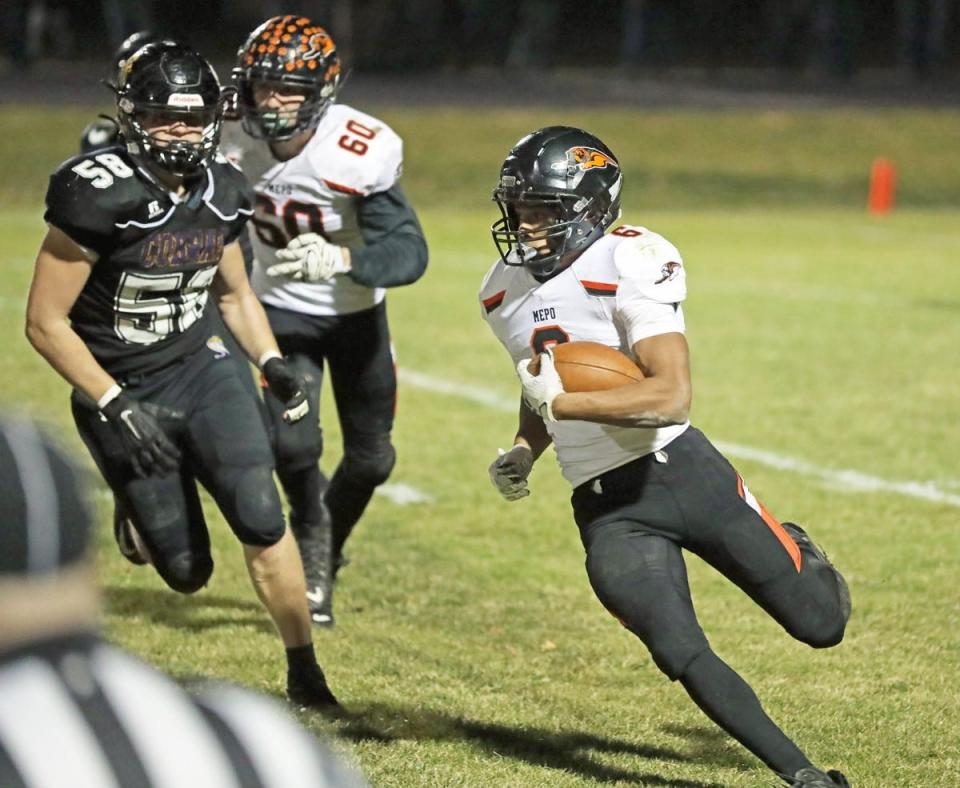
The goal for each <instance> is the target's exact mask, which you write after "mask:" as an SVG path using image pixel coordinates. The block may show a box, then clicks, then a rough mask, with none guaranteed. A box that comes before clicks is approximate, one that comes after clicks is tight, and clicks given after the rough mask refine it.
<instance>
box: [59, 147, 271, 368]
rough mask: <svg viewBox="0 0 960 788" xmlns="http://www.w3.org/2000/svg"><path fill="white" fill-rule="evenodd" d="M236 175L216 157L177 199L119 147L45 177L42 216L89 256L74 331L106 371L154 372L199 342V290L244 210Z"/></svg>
mask: <svg viewBox="0 0 960 788" xmlns="http://www.w3.org/2000/svg"><path fill="white" fill-rule="evenodd" d="M252 202H253V200H252V193H251V191H250V187H249V186H248V185H247V182H246V180H245V179H244V177H243V175H242V174H241V173H240V171H239V170H237V169H236V168H235V167H234V166H233V165H232V164H230V163H229V162H227V161H226V159H223V158H222V157H220V156H217V157H215V158H214V159H213V160H212V161H211V162H210V163H209V165H208V166H207V168H206V169H205V171H204V172H203V174H202V175H201V176H200V178H199V179H198V182H197V183H196V184H195V185H194V187H193V189H192V190H191V192H189V193H188V194H186V195H184V196H182V197H178V196H177V195H176V194H174V193H172V192H170V191H169V190H168V189H167V188H165V187H164V186H163V185H162V184H160V183H159V181H157V180H156V179H155V178H154V177H153V176H152V175H151V174H150V173H149V172H148V171H147V170H146V169H144V168H142V167H140V166H139V165H138V164H137V162H136V160H134V159H133V158H131V157H130V155H129V154H128V153H127V152H126V151H125V150H124V149H123V148H122V147H119V146H116V147H112V148H107V149H105V150H99V151H92V152H91V153H89V154H86V155H81V156H76V157H74V158H72V159H69V160H67V161H66V162H64V163H63V164H62V165H60V167H59V169H57V171H56V172H54V173H53V175H51V176H50V186H49V188H48V190H47V210H46V213H45V214H44V219H45V220H46V221H47V222H48V223H49V224H51V225H53V226H54V227H57V228H59V229H60V230H62V231H63V232H65V233H66V234H67V235H68V236H70V238H72V239H73V241H74V242H76V243H77V244H79V245H80V246H81V247H83V248H84V249H85V250H87V251H88V253H89V254H90V259H91V260H94V265H93V271H92V274H91V276H90V278H89V279H88V280H87V283H86V285H85V286H84V288H83V290H82V292H81V293H80V296H79V298H77V301H76V303H75V304H74V306H73V309H72V310H71V311H70V320H71V323H72V325H73V328H74V330H75V331H76V332H77V334H79V336H80V338H81V339H83V341H84V342H85V343H86V344H87V346H88V347H89V348H90V351H91V352H92V353H93V355H94V357H95V358H96V359H97V361H98V362H99V363H100V364H101V365H102V366H103V367H104V369H106V370H107V371H108V372H109V373H110V374H112V375H114V376H116V377H122V376H124V375H127V374H130V373H134V372H137V373H143V372H149V371H151V370H155V369H159V368H161V367H164V366H167V365H168V364H170V363H172V362H173V361H175V360H176V359H177V358H180V357H181V356H183V355H186V354H189V353H192V352H194V351H195V350H197V349H198V348H199V347H201V346H202V345H203V344H204V342H206V340H207V338H208V335H209V331H208V330H207V325H206V324H207V320H206V316H207V313H206V311H205V308H206V305H207V290H208V288H209V287H210V284H211V282H212V281H213V278H214V276H215V275H216V272H217V265H218V264H219V262H220V258H221V256H222V254H223V248H224V246H225V245H226V244H229V243H231V242H233V241H235V240H236V239H237V236H238V235H239V234H240V232H241V231H242V230H243V227H244V224H245V223H246V221H247V218H248V217H249V216H250V215H251V214H252V212H253V211H252V208H251V206H252Z"/></svg>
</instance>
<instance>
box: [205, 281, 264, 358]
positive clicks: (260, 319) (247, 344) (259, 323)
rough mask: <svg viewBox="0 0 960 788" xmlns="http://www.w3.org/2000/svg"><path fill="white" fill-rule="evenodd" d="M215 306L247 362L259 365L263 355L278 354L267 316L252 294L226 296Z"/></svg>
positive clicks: (247, 290) (247, 291) (250, 292)
mask: <svg viewBox="0 0 960 788" xmlns="http://www.w3.org/2000/svg"><path fill="white" fill-rule="evenodd" d="M218 305H219V307H220V313H221V314H222V315H223V322H224V323H226V324H227V328H229V329H230V332H231V333H232V334H233V335H234V337H236V340H237V342H238V343H239V344H240V347H241V348H243V352H244V353H246V354H247V358H249V359H250V360H251V361H252V362H254V363H255V364H259V362H260V359H261V358H262V357H263V355H264V353H267V352H268V351H273V352H276V353H278V354H279V350H278V348H277V340H276V339H274V336H273V331H272V330H271V328H270V323H268V322H267V315H266V313H265V312H264V311H263V306H262V305H261V304H260V302H259V301H258V300H257V297H256V295H254V293H253V291H252V290H249V289H246V290H245V291H243V292H242V293H227V294H225V295H223V296H221V298H220V301H219V304H218Z"/></svg>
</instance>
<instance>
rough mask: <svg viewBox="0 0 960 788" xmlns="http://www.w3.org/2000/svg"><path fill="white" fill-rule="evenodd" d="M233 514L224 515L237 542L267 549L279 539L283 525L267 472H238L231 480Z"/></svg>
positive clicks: (257, 468) (255, 468)
mask: <svg viewBox="0 0 960 788" xmlns="http://www.w3.org/2000/svg"><path fill="white" fill-rule="evenodd" d="M232 509H233V511H231V512H226V511H225V512H224V515H226V517H227V522H228V523H229V524H230V527H231V528H232V529H233V532H234V533H235V534H236V535H237V538H239V539H240V541H241V542H243V543H244V544H247V545H255V546H258V547H269V546H270V545H273V544H276V543H277V542H279V541H280V539H281V538H282V537H283V533H284V531H285V530H286V524H285V522H284V519H283V509H282V507H281V505H280V495H279V493H278V492H277V486H276V484H274V481H273V474H272V473H271V470H270V468H268V467H266V466H263V465H253V466H250V467H247V468H238V469H236V471H235V476H234V480H233V506H232Z"/></svg>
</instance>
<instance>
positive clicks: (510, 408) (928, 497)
mask: <svg viewBox="0 0 960 788" xmlns="http://www.w3.org/2000/svg"><path fill="white" fill-rule="evenodd" d="M400 381H401V382H402V383H404V384H406V385H409V386H413V387H414V388H420V389H425V390H427V391H432V392H434V393H436V394H447V395H450V396H454V397H459V398H461V399H465V400H469V401H470V402H475V403H477V404H478V405H486V406H487V407H490V408H494V409H496V410H501V411H504V412H508V413H516V412H517V407H518V405H519V398H517V399H512V398H509V397H504V396H503V395H501V394H499V393H497V392H495V391H492V390H490V389H485V388H483V387H481V386H473V385H470V386H468V385H466V384H463V383H455V382H452V381H449V380H441V379H439V378H435V377H433V376H432V375H426V374H424V373H422V372H417V371H415V370H410V369H401V370H400ZM716 446H717V448H718V449H720V451H722V452H723V453H724V454H727V455H729V456H730V457H734V458H737V459H742V460H750V461H752V462H757V463H759V464H761V465H766V466H768V467H771V468H776V469H778V470H782V471H791V472H792V473H798V474H800V475H802V476H810V477H812V478H815V479H819V480H821V481H822V482H825V483H826V484H828V485H829V486H831V487H835V488H837V489H841V490H846V491H849V492H890V493H895V494H897V495H905V496H907V497H909V498H919V499H921V500H924V501H931V502H933V503H945V504H949V505H950V506H957V507H960V495H958V494H956V493H951V492H947V491H946V490H943V489H941V488H940V487H939V486H937V485H936V484H935V483H933V482H929V481H907V480H896V479H882V478H880V477H879V476H871V475H870V474H868V473H863V472H862V471H856V470H850V469H840V468H824V467H821V466H819V465H816V464H814V463H812V462H807V461H806V460H799V459H796V458H795V457H788V456H786V455H783V454H777V453H776V452H772V451H766V450H764V449H756V448H754V447H752V446H744V445H742V444H739V443H728V442H726V441H717V442H716Z"/></svg>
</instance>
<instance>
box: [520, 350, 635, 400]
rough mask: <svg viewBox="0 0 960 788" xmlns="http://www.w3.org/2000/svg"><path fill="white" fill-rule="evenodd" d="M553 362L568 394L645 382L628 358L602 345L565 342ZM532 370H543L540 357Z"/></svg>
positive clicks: (533, 361)
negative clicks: (569, 392)
mask: <svg viewBox="0 0 960 788" xmlns="http://www.w3.org/2000/svg"><path fill="white" fill-rule="evenodd" d="M552 350H553V362H554V366H555V367H556V368H557V373H558V374H559V375H560V380H562V381H563V388H564V389H565V390H566V391H603V390H605V389H615V388H617V387H619V386H625V385H626V384H628V383H635V382H636V381H638V380H643V373H642V372H641V371H640V368H639V367H638V366H637V365H636V364H634V363H633V362H632V361H631V360H630V359H629V358H628V357H627V356H626V355H624V354H623V353H621V352H620V351H619V350H616V349H614V348H612V347H608V346H607V345H602V344H600V343H599V342H564V343H562V344H559V345H554V346H553V348H552ZM528 369H529V370H530V371H531V372H533V373H536V372H538V371H539V369H540V356H534V357H533V358H532V359H531V360H530V365H529V366H528Z"/></svg>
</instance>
